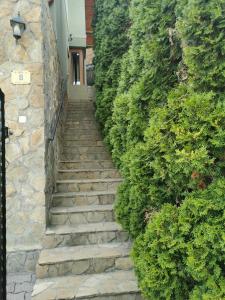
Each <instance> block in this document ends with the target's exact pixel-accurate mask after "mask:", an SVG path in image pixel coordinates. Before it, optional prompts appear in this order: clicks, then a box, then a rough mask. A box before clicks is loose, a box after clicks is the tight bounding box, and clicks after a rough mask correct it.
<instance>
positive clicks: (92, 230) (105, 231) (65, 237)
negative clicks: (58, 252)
mask: <svg viewBox="0 0 225 300" xmlns="http://www.w3.org/2000/svg"><path fill="white" fill-rule="evenodd" d="M128 240H129V235H128V233H127V232H125V231H124V230H123V229H122V228H121V226H120V225H119V224H117V223H115V222H101V223H88V224H79V225H56V226H51V227H49V228H48V229H47V230H46V235H45V237H44V239H43V241H42V245H43V247H44V248H55V247H65V246H80V245H93V244H104V243H118V242H126V241H128Z"/></svg>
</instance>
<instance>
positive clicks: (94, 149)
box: [63, 145, 109, 154]
mask: <svg viewBox="0 0 225 300" xmlns="http://www.w3.org/2000/svg"><path fill="white" fill-rule="evenodd" d="M63 151H67V152H71V153H73V152H74V153H80V154H87V153H92V154H93V153H108V154H109V152H108V151H107V149H106V147H105V146H103V145H101V146H77V145H76V146H66V145H63Z"/></svg>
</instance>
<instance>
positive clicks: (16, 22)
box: [10, 13, 26, 40]
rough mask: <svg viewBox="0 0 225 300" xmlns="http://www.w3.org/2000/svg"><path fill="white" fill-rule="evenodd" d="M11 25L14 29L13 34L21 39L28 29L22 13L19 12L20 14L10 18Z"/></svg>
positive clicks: (17, 38)
mask: <svg viewBox="0 0 225 300" xmlns="http://www.w3.org/2000/svg"><path fill="white" fill-rule="evenodd" d="M10 25H11V26H12V29H13V36H14V38H15V39H16V40H19V39H20V38H21V36H22V34H23V32H24V30H25V29H26V23H25V22H24V20H23V19H22V18H21V17H20V13H18V16H16V17H13V18H12V19H11V20H10Z"/></svg>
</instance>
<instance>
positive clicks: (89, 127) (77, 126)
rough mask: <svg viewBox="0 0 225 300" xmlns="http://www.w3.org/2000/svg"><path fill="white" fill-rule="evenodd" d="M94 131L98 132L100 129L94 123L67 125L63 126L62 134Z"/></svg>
mask: <svg viewBox="0 0 225 300" xmlns="http://www.w3.org/2000/svg"><path fill="white" fill-rule="evenodd" d="M92 129H93V130H96V131H99V130H100V128H99V126H98V124H95V123H91V124H85V123H84V124H68V125H65V126H64V132H66V131H67V130H73V131H77V130H92Z"/></svg>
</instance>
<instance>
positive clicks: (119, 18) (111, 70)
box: [93, 0, 130, 137]
mask: <svg viewBox="0 0 225 300" xmlns="http://www.w3.org/2000/svg"><path fill="white" fill-rule="evenodd" d="M129 2H130V1H129V0H96V1H95V17H94V21H93V27H94V38H95V46H94V51H95V59H94V64H95V86H96V104H97V112H96V115H97V118H98V120H99V122H100V124H101V126H102V128H103V130H104V134H105V136H106V137H107V133H108V130H109V128H110V126H111V125H110V124H111V116H112V106H113V101H114V99H115V96H116V94H117V88H118V83H119V77H120V72H121V60H122V57H123V54H124V53H125V52H126V51H127V49H128V46H129V39H128V36H127V31H128V29H129V17H128V10H129V9H128V8H129Z"/></svg>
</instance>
